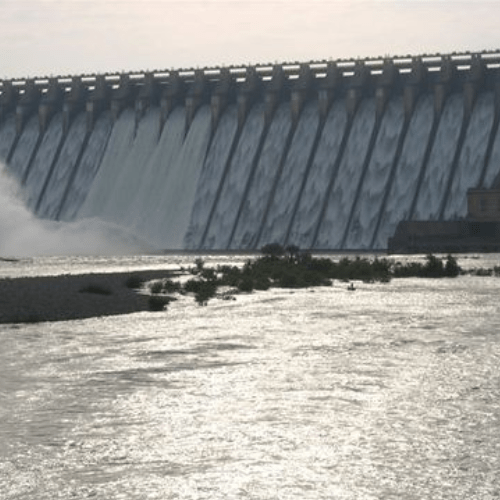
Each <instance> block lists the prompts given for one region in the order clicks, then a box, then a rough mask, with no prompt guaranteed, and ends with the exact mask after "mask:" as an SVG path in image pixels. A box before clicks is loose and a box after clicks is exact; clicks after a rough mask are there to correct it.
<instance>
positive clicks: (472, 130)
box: [0, 75, 500, 250]
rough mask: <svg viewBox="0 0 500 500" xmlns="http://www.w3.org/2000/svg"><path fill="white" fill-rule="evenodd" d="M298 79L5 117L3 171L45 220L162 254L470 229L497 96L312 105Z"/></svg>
mask: <svg viewBox="0 0 500 500" xmlns="http://www.w3.org/2000/svg"><path fill="white" fill-rule="evenodd" d="M273 78H274V77H273ZM430 78H431V79H433V81H434V83H435V82H436V81H437V80H436V78H435V77H434V76H432V75H431V76H430ZM354 80H355V79H354ZM191 83H192V82H191ZM191 83H190V84H191ZM261 83H262V82H261ZM288 83H289V86H288V87H287V88H286V90H284V91H283V92H278V93H274V94H272V96H271V97H272V98H270V99H269V98H268V96H267V94H266V93H265V92H266V91H264V92H260V90H259V91H257V92H255V93H254V94H252V93H250V94H245V92H246V91H245V92H243V93H242V95H241V97H242V99H240V95H237V96H236V97H237V98H236V99H234V97H235V96H233V95H232V96H231V97H229V98H228V99H227V101H225V100H223V99H218V98H217V99H209V97H210V96H209V95H208V93H209V92H211V89H212V88H213V89H215V86H212V84H211V83H210V85H208V86H207V87H206V88H205V91H206V92H207V95H205V94H200V95H199V97H200V100H198V101H197V100H196V99H191V95H190V94H189V95H187V96H183V97H179V96H177V97H176V99H174V100H172V101H168V99H167V97H168V93H167V94H164V95H163V97H162V98H161V99H163V100H162V101H161V102H159V100H158V96H156V97H155V99H152V100H151V101H150V102H149V101H148V102H147V104H145V105H144V106H143V105H142V104H143V102H142V101H141V103H140V104H141V106H139V105H136V104H137V103H135V105H134V106H132V103H133V101H132V100H130V101H127V100H124V101H120V102H119V103H118V104H119V106H116V107H115V106H108V107H106V106H103V107H99V106H100V105H99V106H97V105H96V106H95V107H94V106H93V105H92V106H87V107H86V108H85V107H83V106H81V104H83V103H80V106H78V107H76V108H75V110H76V111H75V110H71V111H70V113H69V114H68V113H67V111H68V109H69V108H68V109H67V108H64V109H59V108H58V109H53V110H51V112H50V114H49V115H48V117H47V116H46V115H43V114H42V113H41V114H40V117H39V116H37V114H36V112H35V113H33V112H32V111H29V110H30V109H31V110H33V109H36V108H28V107H27V108H22V109H21V112H19V110H17V109H16V112H15V113H13V112H12V111H8V112H7V113H6V114H5V116H4V118H3V119H2V120H1V121H0V159H2V158H3V159H4V160H8V166H7V167H8V170H9V172H10V173H11V175H12V176H13V177H14V178H15V179H18V181H19V182H20V184H21V186H22V191H23V196H24V199H25V200H26V203H27V204H28V206H29V208H30V209H31V212H32V213H35V214H36V215H37V217H38V218H39V219H50V220H59V221H80V220H88V219H93V220H96V219H100V220H102V221H105V222H106V223H107V224H111V225H113V227H117V226H119V227H122V228H124V229H125V230H126V231H128V232H130V233H132V234H134V235H137V237H138V238H139V239H141V240H146V241H148V242H149V244H150V245H151V248H154V249H156V250H159V249H170V250H181V249H189V250H227V249H230V250H255V249H258V248H261V247H262V246H263V245H265V244H267V243H274V242H278V243H280V244H283V245H296V246H298V247H299V248H304V249H317V250H321V249H328V250H342V249H353V250H382V249H385V248H387V242H388V239H389V238H390V237H391V236H392V235H393V234H394V232H395V230H396V227H397V225H398V223H399V222H400V221H405V220H440V221H442V220H444V221H446V220H456V219H463V218H464V217H467V205H466V193H467V190H468V189H470V188H473V187H479V185H482V186H483V187H488V188H490V187H492V186H494V185H496V184H495V183H496V182H498V178H499V171H500V129H499V127H498V122H499V119H498V113H497V111H496V104H495V103H496V102H497V100H498V98H497V97H496V96H495V93H494V91H493V90H492V89H491V88H489V89H488V90H484V89H481V88H479V87H478V89H479V90H478V91H477V92H476V93H470V92H469V93H468V91H467V89H466V88H465V87H464V90H463V91H462V90H460V89H459V88H458V85H457V86H456V87H453V86H450V87H449V88H450V89H452V90H453V93H452V94H450V95H446V91H445V92H444V93H443V92H441V91H439V92H438V91H435V92H431V91H430V90H431V89H430V88H429V87H427V86H424V85H422V86H421V87H420V88H419V89H418V91H417V92H415V93H413V94H412V92H410V93H406V90H405V92H401V89H400V88H399V87H397V86H394V88H392V90H391V91H390V92H385V90H387V89H385V90H384V88H382V87H381V88H380V90H382V92H378V90H377V88H375V87H370V89H368V88H364V87H363V88H362V87H360V88H358V87H356V85H357V84H355V82H354V83H353V85H354V86H353V88H352V90H353V91H352V92H351V91H350V90H349V88H350V87H348V88H346V89H345V90H346V91H345V92H344V90H342V91H340V92H338V93H328V92H327V93H324V94H321V93H320V92H311V93H310V94H303V95H306V96H307V97H306V98H305V99H304V100H303V101H302V100H301V99H300V98H299V99H297V95H296V93H295V92H298V94H300V92H302V90H301V88H302V87H300V85H298V86H297V87H295V85H296V83H297V82H295V81H294V80H293V79H290V81H289V82H288ZM190 84H189V85H190ZM265 85H267V84H265ZM265 85H263V87H262V89H264V88H265ZM349 85H350V83H349ZM363 85H365V84H363ZM193 88H194V87H193ZM439 88H440V89H441V87H439ZM443 88H444V87H443ZM296 89H299V90H296ZM405 89H406V87H405ZM412 89H413V90H415V88H414V87H412ZM410 90H411V89H410ZM205 91H204V92H205ZM273 92H274V91H273ZM426 92H429V93H426ZM165 96H166V97H165ZM409 96H410V97H411V98H409ZM213 97H218V94H217V93H216V94H214V96H213ZM247 97H248V99H247ZM299 97H300V95H299ZM164 98H165V99H167V100H164ZM332 98H333V101H332V102H330V99H332ZM106 99H107V98H106ZM183 99H186V100H183ZM103 102H107V101H103ZM209 102H210V103H211V105H210V106H209V105H208V103H209ZM92 103H94V101H92ZM101 104H102V103H101ZM107 104H108V105H109V102H107ZM193 105H194V107H193ZM119 110H120V112H118V111H119ZM30 112H32V113H33V114H32V115H31V116H30V115H29V113H30ZM43 116H44V117H45V118H44V119H43V120H41V117H43Z"/></svg>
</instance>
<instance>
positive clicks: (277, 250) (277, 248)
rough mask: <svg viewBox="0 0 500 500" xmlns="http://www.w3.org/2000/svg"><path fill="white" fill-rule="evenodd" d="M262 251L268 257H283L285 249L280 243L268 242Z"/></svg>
mask: <svg viewBox="0 0 500 500" xmlns="http://www.w3.org/2000/svg"><path fill="white" fill-rule="evenodd" d="M260 251H261V253H262V254H264V255H265V256H268V257H281V256H282V255H284V254H285V249H284V248H283V246H282V245H280V244H279V243H268V244H267V245H264V246H263V247H262V248H261V249H260Z"/></svg>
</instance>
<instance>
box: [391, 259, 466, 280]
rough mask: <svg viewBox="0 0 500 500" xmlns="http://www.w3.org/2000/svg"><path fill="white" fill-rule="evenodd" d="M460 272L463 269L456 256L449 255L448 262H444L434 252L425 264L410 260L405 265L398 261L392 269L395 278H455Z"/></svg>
mask: <svg viewBox="0 0 500 500" xmlns="http://www.w3.org/2000/svg"><path fill="white" fill-rule="evenodd" d="M460 273H461V269H460V267H459V265H458V263H457V260H456V259H455V257H453V256H452V255H448V256H447V257H446V262H445V263H444V264H443V261H442V260H441V259H439V258H438V257H436V256H434V255H432V254H429V255H427V257H426V262H425V264H421V263H420V262H410V263H408V264H404V265H403V264H401V263H400V262H396V263H395V264H394V266H393V270H392V275H393V276H394V277H395V278H408V277H419V278H444V277H448V278H454V277H456V276H458V275H459V274H460Z"/></svg>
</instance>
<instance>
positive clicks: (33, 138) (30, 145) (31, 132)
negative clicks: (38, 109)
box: [8, 116, 40, 180]
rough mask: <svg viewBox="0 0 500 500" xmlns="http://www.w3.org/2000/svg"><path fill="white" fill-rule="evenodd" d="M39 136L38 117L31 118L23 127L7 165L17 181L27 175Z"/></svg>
mask: <svg viewBox="0 0 500 500" xmlns="http://www.w3.org/2000/svg"><path fill="white" fill-rule="evenodd" d="M39 136H40V126H39V123H38V117H37V116H32V117H31V118H30V119H29V120H28V123H26V126H25V127H24V130H23V132H22V134H21V136H20V138H19V141H18V143H17V146H16V149H15V151H14V154H13V156H12V159H11V161H10V163H9V165H8V166H9V170H10V171H11V172H13V173H14V174H15V176H16V177H17V178H18V179H19V180H22V179H24V178H25V175H26V174H27V171H28V167H29V163H30V158H31V155H32V154H33V152H34V150H35V147H36V144H37V140H38V138H39Z"/></svg>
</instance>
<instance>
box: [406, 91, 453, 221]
mask: <svg viewBox="0 0 500 500" xmlns="http://www.w3.org/2000/svg"><path fill="white" fill-rule="evenodd" d="M462 121H463V102H462V96H461V95H458V94H455V95H452V96H451V97H450V98H449V99H448V101H447V103H446V106H445V108H444V111H443V115H442V117H441V120H440V122H439V128H438V130H437V133H436V139H435V141H434V146H433V148H432V153H431V156H430V158H429V163H428V165H427V169H426V172H425V175H424V178H423V180H422V184H421V186H420V192H419V196H418V201H417V205H416V207H415V212H414V214H413V220H437V219H439V215H440V208H441V202H442V200H443V197H444V196H445V188H446V183H447V181H448V180H449V178H450V175H451V173H452V172H451V169H452V167H453V158H454V153H455V151H456V148H457V144H458V136H459V134H460V129H461V127H462Z"/></svg>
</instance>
